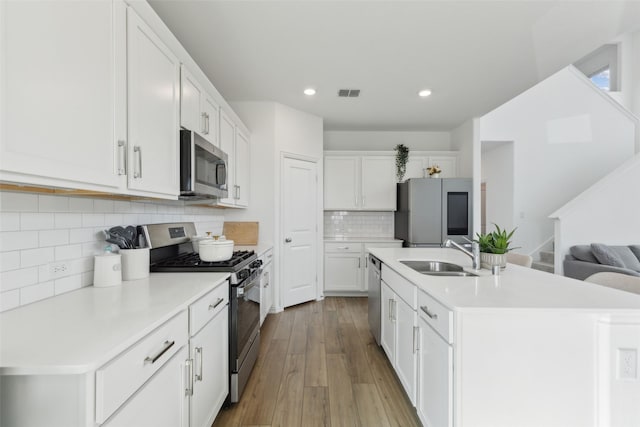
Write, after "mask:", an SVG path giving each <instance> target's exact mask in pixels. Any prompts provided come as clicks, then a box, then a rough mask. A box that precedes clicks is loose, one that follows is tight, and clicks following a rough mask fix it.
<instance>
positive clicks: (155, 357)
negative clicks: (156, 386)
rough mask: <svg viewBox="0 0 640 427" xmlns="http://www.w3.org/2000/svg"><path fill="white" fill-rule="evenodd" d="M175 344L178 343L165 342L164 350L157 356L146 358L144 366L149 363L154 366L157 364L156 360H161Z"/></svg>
mask: <svg viewBox="0 0 640 427" xmlns="http://www.w3.org/2000/svg"><path fill="white" fill-rule="evenodd" d="M175 343H176V342H175V341H165V342H164V344H163V345H164V347H163V348H162V350H160V351H159V352H158V354H156V355H155V356H147V357H145V359H144V364H145V365H146V364H147V363H150V364H152V365H153V364H154V363H155V362H156V360H158V359H160V358H161V357H162V355H163V354H165V353H166V352H167V350H169V349H170V348H171V347H173V345H174V344H175Z"/></svg>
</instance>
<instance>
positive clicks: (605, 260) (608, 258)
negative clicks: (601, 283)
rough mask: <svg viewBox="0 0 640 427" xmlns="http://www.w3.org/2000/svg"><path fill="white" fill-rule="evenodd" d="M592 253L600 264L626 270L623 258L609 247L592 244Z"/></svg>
mask: <svg viewBox="0 0 640 427" xmlns="http://www.w3.org/2000/svg"><path fill="white" fill-rule="evenodd" d="M591 251H592V252H593V256H595V257H596V259H597V260H598V262H599V263H600V264H604V265H612V266H614V267H621V268H625V265H624V262H623V261H622V258H620V256H618V254H617V253H616V252H615V251H614V250H613V249H611V248H610V247H609V246H607V245H604V244H602V243H592V244H591Z"/></svg>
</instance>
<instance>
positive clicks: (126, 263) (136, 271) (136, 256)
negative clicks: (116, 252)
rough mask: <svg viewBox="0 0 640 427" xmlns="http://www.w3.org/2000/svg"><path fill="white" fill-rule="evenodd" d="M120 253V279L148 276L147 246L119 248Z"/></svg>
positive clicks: (135, 278) (136, 278) (137, 278)
mask: <svg viewBox="0 0 640 427" xmlns="http://www.w3.org/2000/svg"><path fill="white" fill-rule="evenodd" d="M120 255H122V280H139V279H144V278H146V277H149V248H140V249H120Z"/></svg>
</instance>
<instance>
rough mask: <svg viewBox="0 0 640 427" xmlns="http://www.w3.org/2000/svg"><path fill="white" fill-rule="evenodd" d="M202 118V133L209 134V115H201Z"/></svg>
mask: <svg viewBox="0 0 640 427" xmlns="http://www.w3.org/2000/svg"><path fill="white" fill-rule="evenodd" d="M200 115H201V116H202V133H204V134H205V135H206V134H207V113H204V112H203V113H201V114H200Z"/></svg>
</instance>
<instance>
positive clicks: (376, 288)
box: [369, 254, 382, 345]
mask: <svg viewBox="0 0 640 427" xmlns="http://www.w3.org/2000/svg"><path fill="white" fill-rule="evenodd" d="M381 265H382V264H381V263H380V260H379V259H378V258H376V257H374V256H373V255H371V254H369V328H370V329H371V333H372V334H373V336H374V337H375V339H376V342H377V343H378V345H380V328H381V325H380V309H381V306H380V299H381V297H380V288H381V285H380V282H381V278H380V268H381Z"/></svg>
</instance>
